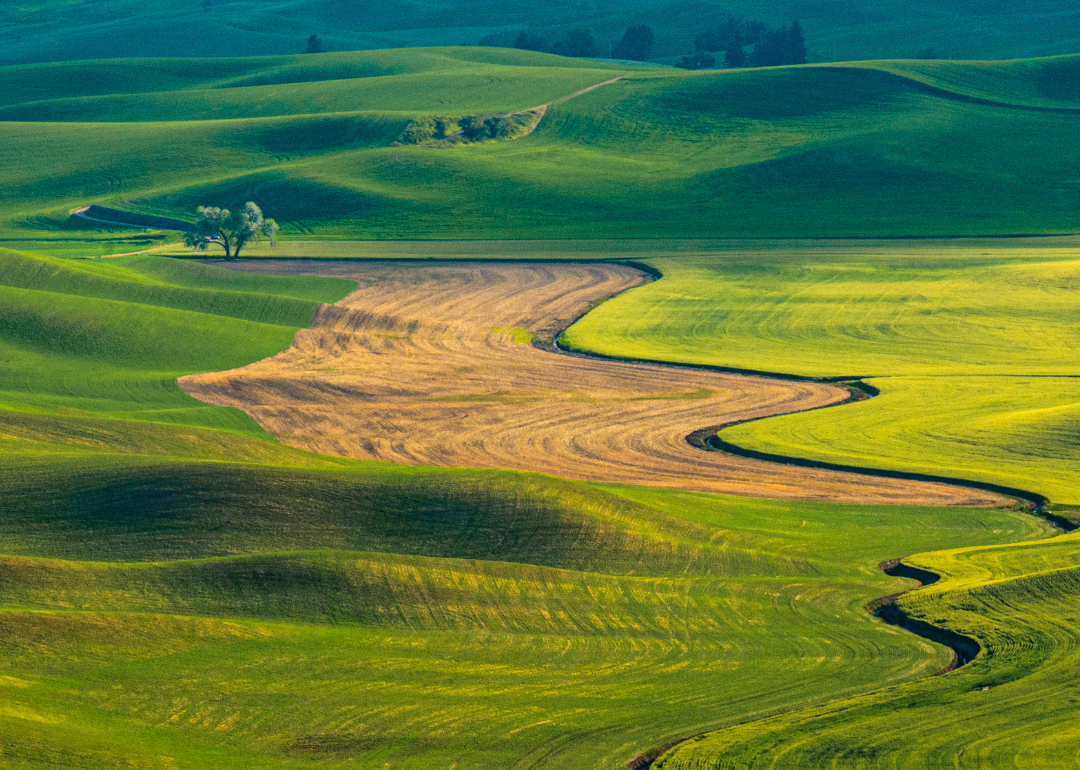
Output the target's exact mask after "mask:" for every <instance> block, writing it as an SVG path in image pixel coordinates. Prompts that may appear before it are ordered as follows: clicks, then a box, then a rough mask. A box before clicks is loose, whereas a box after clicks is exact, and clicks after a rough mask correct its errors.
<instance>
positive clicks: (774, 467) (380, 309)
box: [180, 260, 1003, 505]
mask: <svg viewBox="0 0 1080 770" xmlns="http://www.w3.org/2000/svg"><path fill="white" fill-rule="evenodd" d="M231 266H232V267H235V268H236V269H239V270H246V271H251V272H262V273H288V274H311V275H324V276H334V277H344V278H350V279H353V280H355V281H357V284H358V288H357V290H356V291H355V292H353V293H352V294H350V295H349V296H348V297H346V298H345V299H344V300H342V301H341V302H339V303H337V304H335V305H324V306H323V307H322V308H321V309H320V310H319V312H318V314H317V315H316V318H315V321H314V324H313V328H311V329H305V330H302V331H300V332H299V333H298V334H297V335H296V339H295V341H294V342H293V345H292V347H290V348H289V349H288V350H286V351H284V352H282V353H281V354H279V355H276V356H274V357H272V358H269V359H266V360H263V361H260V362H257V363H255V364H252V365H250V366H247V367H244V368H242V369H236V370H232V371H227V372H220V373H211V374H198V375H192V376H189V377H184V378H182V379H181V380H180V385H181V387H182V388H183V389H184V390H185V391H187V392H188V393H190V394H191V395H193V396H195V397H196V398H199V399H201V400H202V401H205V402H207V403H211V404H215V405H220V406H234V407H238V408H240V409H243V410H244V411H245V412H247V413H248V414H250V415H251V416H252V417H253V418H255V419H256V420H257V421H258V422H259V423H260V424H261V425H262V426H263V427H265V428H266V430H268V431H269V432H270V433H272V434H273V435H274V436H276V437H277V438H279V439H280V440H281V441H283V442H285V443H287V444H289V445H292V446H296V447H301V448H304V449H310V450H313V451H316V452H320V453H323V454H333V455H343V456H349V457H361V458H371V459H377V460H386V461H390V462H395V463H404V464H409V465H442V466H456V467H488V468H512V469H519V470H525V471H539V472H542V473H549V474H553V475H556V476H561V477H564V478H570V479H579V480H589V481H600V482H609V483H620V484H621V483H625V484H642V485H649V486H661V487H672V488H679V489H688V490H696V491H704V492H717V493H724V494H737V495H750V496H756V497H779V498H795V499H809V500H831V501H845V502H861V503H889V504H895V503H903V504H934V505H989V504H998V503H1001V502H1003V498H1001V497H999V496H997V495H994V494H991V493H987V492H981V491H979V490H973V489H965V488H959V487H953V486H949V485H945V484H932V483H926V482H917V481H907V480H899V479H886V478H871V477H866V476H860V475H856V474H847V473H838V472H833V471H827V470H818V469H808V468H798V467H793V466H786V465H779V464H774V463H766V462H760V461H756V460H750V459H744V458H740V457H735V456H733V455H729V454H725V453H721V452H709V451H703V450H701V449H698V448H695V447H693V446H691V445H690V444H689V443H688V442H687V440H686V437H687V436H688V435H689V434H691V433H693V432H694V431H697V430H700V429H702V428H706V427H709V426H716V425H723V424H727V423H731V422H736V421H740V420H746V419H753V418H757V417H762V416H768V415H776V414H786V413H790V412H795V411H801V410H807V409H814V408H819V407H824V406H828V405H831V404H837V403H840V402H843V401H845V400H846V399H847V398H848V396H849V394H848V391H847V390H846V389H844V388H842V387H839V386H835V385H827V384H820V383H813V382H795V381H787V380H778V379H770V378H764V377H748V376H744V375H735V374H722V373H716V372H710V371H699V370H693V369H685V368H675V367H664V366H654V365H649V364H635V363H624V362H615V361H604V360H595V359H590V358H581V357H572V356H567V355H559V354H555V353H551V352H547V351H544V350H541V349H539V348H537V347H535V346H534V345H532V344H530V340H531V339H532V337H533V336H536V337H539V338H541V339H548V340H550V339H552V338H553V337H554V336H555V335H556V334H557V333H558V332H559V331H560V330H562V329H563V328H565V327H566V326H568V325H569V324H570V323H572V322H573V321H574V320H575V319H576V318H578V317H579V316H580V315H581V314H582V313H584V312H586V311H587V310H588V309H589V308H590V307H592V306H593V305H595V303H597V302H599V301H602V300H603V299H605V298H607V297H610V296H613V295H615V294H617V293H619V292H622V291H626V290H628V289H631V288H633V287H635V286H638V285H640V284H642V283H644V282H645V281H647V280H648V277H647V276H645V275H644V274H643V273H641V272H639V271H638V270H635V269H632V268H630V267H624V266H618V265H601V264H536V263H533V264H529V263H482V264H481V263H433V264H424V265H416V264H415V263H414V264H410V265H403V264H401V263H396V264H391V263H378V262H342V261H333V262H325V261H284V260H282V261H268V262H247V263H240V264H237V265H231ZM630 352H631V353H632V351H630Z"/></svg>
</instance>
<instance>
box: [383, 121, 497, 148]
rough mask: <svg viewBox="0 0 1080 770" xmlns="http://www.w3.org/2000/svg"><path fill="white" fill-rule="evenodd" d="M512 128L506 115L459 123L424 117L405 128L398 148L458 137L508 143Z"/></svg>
mask: <svg viewBox="0 0 1080 770" xmlns="http://www.w3.org/2000/svg"><path fill="white" fill-rule="evenodd" d="M510 128H511V126H510V121H509V120H508V119H507V118H506V117H505V116H503V115H491V116H487V117H485V116H483V115H466V116H465V117H463V118H458V119H457V120H453V119H451V118H440V117H434V116H424V117H420V118H416V119H415V120H413V121H412V122H411V123H409V125H408V126H406V127H405V130H404V131H402V132H401V136H399V137H398V144H427V143H428V142H437V141H440V140H443V139H452V138H454V137H456V136H460V137H461V138H462V139H464V140H466V141H469V142H482V141H484V140H486V139H505V138H506V137H508V136H510Z"/></svg>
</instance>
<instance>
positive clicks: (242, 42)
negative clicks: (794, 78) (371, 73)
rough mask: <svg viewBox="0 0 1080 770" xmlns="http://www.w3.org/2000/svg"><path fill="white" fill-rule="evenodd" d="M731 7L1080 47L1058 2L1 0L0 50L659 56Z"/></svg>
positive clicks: (856, 36) (896, 53)
mask: <svg viewBox="0 0 1080 770" xmlns="http://www.w3.org/2000/svg"><path fill="white" fill-rule="evenodd" d="M732 15H735V16H739V17H747V18H753V19H760V20H762V21H764V22H766V23H768V24H770V25H780V24H789V23H790V22H791V21H792V20H793V19H798V20H800V22H802V24H803V26H804V27H805V28H806V31H807V34H808V38H809V43H810V57H811V61H840V60H858V59H868V58H904V57H908V56H914V55H916V54H918V53H919V52H920V51H922V50H923V49H925V48H926V47H928V46H932V47H934V48H936V49H937V50H938V51H939V52H941V55H943V56H945V57H951V58H996V59H997V58H1012V57H1017V56H1045V55H1053V54H1062V53H1071V52H1075V51H1077V50H1080V9H1077V8H1076V7H1075V6H1070V5H1069V4H1066V3H1062V2H1056V1H1054V0H1033V1H1032V2H1025V3H1018V2H1011V3H1003V2H992V0H978V1H977V2H969V3H965V4H964V6H963V8H962V10H958V9H957V7H956V5H955V4H954V3H948V2H945V0H928V1H927V2H914V0H886V1H885V2H877V3H852V2H849V0H824V1H823V2H815V3H806V2H801V1H800V0H771V2H768V3H760V2H751V0H628V1H627V2H621V3H582V2H578V1H577V0H549V1H547V2H538V1H537V0H526V2H518V3H500V2H494V0H397V2H391V3H373V2H367V1H361V2H354V1H353V0H156V1H155V2H154V3H143V2H137V0H39V2H36V3H32V4H31V3H5V4H3V7H0V41H2V42H3V45H2V46H0V62H9V63H22V62H33V61H58V60H70V59H88V58H112V57H117V56H125V57H126V56H251V55H270V54H287V53H298V52H300V51H302V50H304V45H305V39H306V38H307V36H308V35H310V34H312V33H313V32H314V33H318V34H319V35H320V36H322V38H323V39H324V40H325V41H326V44H327V46H328V47H329V50H335V51H343V50H355V49H367V48H394V47H399V46H432V45H459V44H468V45H476V44H477V43H479V42H481V41H483V40H485V39H494V40H497V41H499V42H500V43H501V44H505V43H507V42H509V41H511V40H512V39H513V36H514V35H515V34H516V33H517V32H518V31H519V30H521V29H523V28H530V29H536V30H538V31H539V32H540V33H542V34H543V35H544V36H545V37H548V38H551V39H558V38H559V37H560V35H564V34H565V33H566V32H567V31H568V30H571V29H574V28H587V29H590V30H591V31H592V32H593V33H594V34H595V36H596V39H597V43H598V45H599V48H600V50H601V52H602V53H603V54H604V55H607V53H608V52H609V51H610V48H611V45H612V44H613V43H616V42H618V40H619V37H620V36H621V35H622V33H623V31H624V30H625V29H626V27H627V26H628V25H631V24H649V25H651V26H653V27H654V28H655V29H656V45H655V48H654V56H655V57H657V58H659V59H660V60H671V61H674V60H675V59H677V58H678V57H679V56H680V55H682V54H685V53H687V51H688V50H691V49H692V47H693V40H694V36H695V34H697V33H698V32H700V31H702V30H703V29H704V28H705V27H707V26H709V25H710V24H722V23H723V22H724V21H725V20H726V19H727V18H729V17H730V16H732Z"/></svg>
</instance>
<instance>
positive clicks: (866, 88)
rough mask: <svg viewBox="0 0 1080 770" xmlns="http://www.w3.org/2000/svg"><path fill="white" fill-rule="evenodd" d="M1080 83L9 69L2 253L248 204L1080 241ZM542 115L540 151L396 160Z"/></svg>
mask: <svg viewBox="0 0 1080 770" xmlns="http://www.w3.org/2000/svg"><path fill="white" fill-rule="evenodd" d="M1078 75H1080V57H1075V56H1068V57H1055V58H1048V59H1037V60H1018V61H1010V62H926V61H886V62H863V63H854V64H846V65H828V66H825V65H819V66H807V67H792V68H773V69H760V70H739V71H722V72H697V73H694V72H687V71H684V70H677V69H671V68H663V67H637V66H632V65H626V64H614V63H611V62H599V61H595V60H580V59H567V58H562V57H556V56H550V55H546V54H535V53H529V52H521V51H514V50H509V49H485V48H480V49H478V48H456V47H455V48H442V49H438V48H436V49H402V50H390V51H372V52H361V53H350V54H323V55H317V56H291V57H263V58H252V59H153V60H146V59H143V60H109V61H94V62H71V63H59V64H48V65H26V66H15V67H7V68H0V78H2V79H3V81H4V83H5V88H4V90H3V94H2V96H0V135H2V139H3V141H2V142H0V182H2V183H3V184H4V187H5V190H6V193H7V194H6V195H5V196H4V198H3V200H2V201H0V237H5V238H8V239H13V240H21V239H41V238H44V239H48V240H55V241H57V242H61V241H63V240H64V239H71V238H78V239H85V238H87V237H96V236H94V234H93V228H94V227H95V225H94V224H93V223H90V222H86V221H85V220H79V221H74V220H72V219H71V218H70V217H69V213H70V212H71V211H72V210H73V209H75V208H77V207H81V206H85V205H89V204H99V205H104V206H109V207H113V208H119V209H124V210H130V211H133V212H137V213H142V214H154V215H162V216H169V217H175V218H179V219H188V220H190V216H191V215H192V213H193V211H194V209H195V207H196V206H198V205H237V204H242V203H243V202H245V201H247V200H254V201H256V202H258V203H259V204H260V205H262V206H263V208H264V209H265V210H266V211H267V213H268V214H269V215H271V216H273V217H275V218H276V219H277V220H278V221H279V222H281V223H282V224H283V225H284V230H285V234H286V235H288V236H290V237H310V236H312V235H314V236H315V237H320V238H370V237H375V238H384V237H393V238H403V237H405V238H410V237H411V238H522V237H525V238H531V237H539V238H549V237H583V238H591V237H704V236H708V237H730V236H755V237H757V236H763V237H772V236H781V237H783V236H843V237H863V236H927V235H1002V234H1018V233H1019V234H1043V233H1059V232H1071V231H1072V230H1073V229H1075V227H1076V226H1077V223H1078V221H1080V215H1078V214H1077V206H1076V201H1077V194H1078V193H1080V178H1078V175H1077V168H1078V167H1080V142H1078V141H1077V140H1078V138H1080V122H1078V121H1077V117H1078V116H1080V88H1078V87H1077V86H1076V83H1077V82H1078V81H1080V78H1078ZM617 77H618V78H621V79H620V80H618V81H617V82H613V83H610V84H608V85H605V86H603V87H601V88H597V89H595V90H592V91H590V92H588V93H585V94H583V95H581V96H578V97H577V98H574V99H571V100H569V101H561V100H562V99H563V98H564V97H566V96H569V95H571V94H574V93H576V92H579V91H581V90H582V89H584V88H587V87H588V86H591V85H596V84H599V83H603V82H606V81H609V80H612V79H614V78H617ZM541 104H547V105H549V107H550V108H549V109H548V110H547V113H546V115H545V116H544V118H543V120H542V121H541V122H540V124H539V126H538V127H537V129H536V131H535V132H534V133H532V134H531V135H529V136H527V137H524V138H520V139H515V140H503V141H488V142H484V143H481V144H471V145H456V146H453V147H449V148H435V147H422V146H411V145H407V146H400V145H399V144H398V143H397V142H396V141H395V140H396V139H398V138H400V137H401V135H402V131H403V130H404V129H405V127H406V126H408V125H409V124H410V122H411V121H413V120H414V119H417V118H423V117H424V116H447V117H451V118H455V119H456V118H457V117H461V116H463V115H471V114H489V113H490V114H494V113H506V112H513V111H516V110H523V109H527V108H530V107H535V106H538V105H541ZM88 228H89V229H88Z"/></svg>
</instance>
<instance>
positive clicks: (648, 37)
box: [611, 24, 655, 61]
mask: <svg viewBox="0 0 1080 770" xmlns="http://www.w3.org/2000/svg"><path fill="white" fill-rule="evenodd" d="M654 37H655V35H654V33H653V28H652V27H650V26H649V25H648V24H637V25H635V26H633V27H630V28H629V29H627V30H626V34H624V35H623V38H622V40H621V41H620V42H619V44H618V45H617V46H615V50H614V51H612V53H611V57H612V58H613V59H632V60H634V61H645V60H646V59H648V58H649V54H650V53H651V52H652V46H653V39H654Z"/></svg>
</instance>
